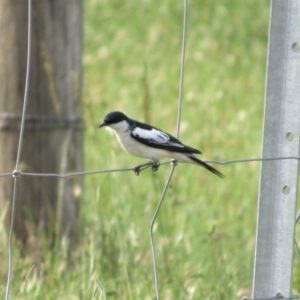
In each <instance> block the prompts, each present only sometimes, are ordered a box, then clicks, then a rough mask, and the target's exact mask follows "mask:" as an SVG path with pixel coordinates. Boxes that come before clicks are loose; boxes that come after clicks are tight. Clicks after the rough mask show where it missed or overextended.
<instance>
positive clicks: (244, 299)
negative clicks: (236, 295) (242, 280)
mask: <svg viewBox="0 0 300 300" xmlns="http://www.w3.org/2000/svg"><path fill="white" fill-rule="evenodd" d="M278 299H283V300H290V299H300V294H299V295H291V296H290V297H267V298H249V297H243V298H242V300H278Z"/></svg>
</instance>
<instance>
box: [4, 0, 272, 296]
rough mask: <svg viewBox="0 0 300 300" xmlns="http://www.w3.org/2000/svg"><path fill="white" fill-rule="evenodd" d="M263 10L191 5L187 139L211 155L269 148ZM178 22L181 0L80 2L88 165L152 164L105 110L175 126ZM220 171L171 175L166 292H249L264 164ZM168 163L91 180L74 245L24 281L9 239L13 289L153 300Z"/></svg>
mask: <svg viewBox="0 0 300 300" xmlns="http://www.w3.org/2000/svg"><path fill="white" fill-rule="evenodd" d="M269 6H270V2H269V1H259V0H256V1H253V0H244V1H239V0H231V1H229V0H221V1H210V0H202V1H200V0H193V1H190V3H189V9H188V28H187V48H186V68H185V81H184V96H183V106H182V119H181V130H180V139H181V140H182V142H184V143H185V144H187V145H190V146H192V147H194V148H197V149H200V150H201V151H202V152H203V155H202V158H203V159H205V160H209V159H216V160H221V161H223V160H231V159H240V158H253V157H259V156H260V155H261V140H262V124H263V106H264V87H265V75H266V55H267V42H268V26H269ZM182 19H183V1H170V0H164V1H150V0H142V1H132V0H130V1H121V0H86V1H85V24H84V32H85V54H84V65H85V74H84V78H85V88H84V89H85V93H84V103H83V110H84V120H85V124H86V131H85V159H86V170H101V169H113V168H122V167H133V166H136V165H137V164H140V163H143V162H145V161H144V160H142V159H139V158H134V157H131V156H130V155H128V154H127V153H125V152H124V151H123V150H122V149H121V147H120V146H119V144H118V142H117V140H116V138H115V136H113V135H112V134H110V133H109V132H108V131H106V130H103V129H102V130H100V129H98V125H99V123H100V122H101V121H102V120H103V117H104V116H105V114H106V113H108V112H110V111H113V110H121V111H123V112H125V113H126V114H127V115H129V116H130V117H132V118H134V119H138V120H140V121H146V122H149V123H150V124H152V125H154V126H156V127H158V128H163V129H164V130H166V131H167V132H169V133H171V134H174V135H175V132H176V121H177V109H178V93H179V76H180V57H181V42H182V41H181V39H182ZM214 166H215V167H216V168H217V169H218V170H220V171H221V172H222V173H224V175H225V179H220V178H218V177H217V176H214V175H213V174H211V173H209V172H207V171H206V170H204V169H203V168H200V167H197V166H195V165H188V164H182V165H179V166H178V167H177V168H176V170H175V174H174V176H173V179H172V182H171V186H170V188H169V190H168V192H167V195H166V197H165V201H164V203H163V206H162V209H161V211H160V213H159V216H158V219H157V222H156V226H155V240H156V246H157V259H158V276H159V284H160V293H161V299H238V298H241V297H242V296H245V295H248V296H250V295H251V285H252V272H253V255H254V247H255V229H256V212H257V196H258V186H259V175H260V163H257V162H252V163H238V164H230V165H226V166H219V165H214ZM169 172H170V166H168V165H164V166H161V168H160V169H159V171H158V172H152V171H151V170H150V169H148V170H146V171H144V172H142V173H141V174H140V176H135V175H134V173H133V172H127V173H109V174H99V175H88V176H86V177H85V198H84V202H83V203H82V205H81V208H82V215H83V219H84V228H83V232H84V237H82V239H81V243H80V245H79V246H78V247H77V248H74V249H71V251H70V249H68V246H67V243H64V242H62V244H61V245H60V246H59V247H57V249H54V250H53V251H51V252H49V253H48V252H47V253H44V255H45V261H44V262H43V264H42V265H41V268H40V272H39V273H35V272H31V273H30V274H29V276H27V275H28V272H29V270H30V267H31V261H30V259H26V258H25V259H24V257H21V256H20V254H19V253H18V250H17V249H16V248H15V249H14V257H15V258H14V259H15V265H14V268H15V269H14V282H13V289H14V290H13V295H19V296H18V299H72V300H77V299H105V297H104V296H103V295H102V294H101V290H102V289H104V290H105V292H106V299H149V300H151V299H154V298H155V288H154V280H153V265H152V257H151V248H150V237H149V226H150V221H151V218H152V216H153V213H154V210H155V208H156V205H157V203H158V200H159V198H160V196H161V193H162V190H163V187H164V185H165V182H166V179H167V177H168V174H169ZM69 252H71V257H72V258H71V262H70V261H69V259H67V257H68V255H69ZM4 275H5V274H4ZM26 276H27V277H26ZM1 294H2V292H1Z"/></svg>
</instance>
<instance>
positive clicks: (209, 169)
mask: <svg viewBox="0 0 300 300" xmlns="http://www.w3.org/2000/svg"><path fill="white" fill-rule="evenodd" d="M187 157H188V158H190V159H191V160H193V161H194V162H196V163H197V164H199V165H201V166H202V167H203V168H205V169H206V170H208V171H210V172H212V173H214V174H216V175H218V176H219V177H221V178H224V175H223V174H222V173H221V172H219V171H218V170H217V169H215V168H213V167H212V166H210V165H209V164H207V163H205V162H204V161H202V160H200V159H198V158H197V157H196V156H194V155H187Z"/></svg>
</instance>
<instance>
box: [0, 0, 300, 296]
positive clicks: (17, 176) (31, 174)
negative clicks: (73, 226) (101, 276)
mask: <svg viewBox="0 0 300 300" xmlns="http://www.w3.org/2000/svg"><path fill="white" fill-rule="evenodd" d="M183 3H184V6H183V34H182V53H181V54H182V55H181V73H180V82H179V98H178V114H177V129H176V137H177V138H178V137H179V130H180V121H181V111H182V96H183V86H184V84H183V83H184V71H185V48H186V31H187V16H188V0H184V1H183ZM31 22H32V1H31V0H28V46H27V71H26V84H25V91H24V101H23V110H22V119H21V129H20V136H19V143H18V151H17V157H16V165H15V170H14V171H12V172H7V173H1V174H0V177H10V176H12V177H13V180H14V185H13V198H12V204H11V206H12V210H11V224H10V231H9V239H8V255H9V257H8V259H9V261H8V277H7V286H6V295H5V299H6V300H8V299H9V295H10V290H11V285H12V274H13V254H12V252H13V248H12V247H13V246H12V238H13V230H14V222H15V209H16V205H17V204H16V197H17V193H18V180H19V179H20V178H22V177H56V178H61V179H64V178H69V177H74V176H88V175H95V174H105V173H117V172H135V168H134V167H132V168H118V169H105V170H95V171H83V172H73V173H65V174H58V173H36V172H23V171H21V170H19V166H20V157H21V153H22V144H23V137H24V128H25V117H26V108H27V102H28V91H29V77H30V64H31V27H32V26H31ZM282 160H298V161H299V160H300V157H299V156H282V157H259V158H241V159H231V160H226V161H219V160H207V161H205V162H207V163H212V164H219V165H230V164H238V163H249V162H262V161H282ZM181 163H185V162H177V161H174V160H171V161H165V162H161V163H160V166H163V165H170V164H171V165H172V168H171V171H170V173H169V175H168V177H167V179H166V183H165V187H164V189H163V191H162V194H161V197H160V199H159V202H158V205H157V207H156V210H155V212H154V215H153V218H152V220H151V222H150V239H151V250H152V256H153V269H154V284H155V290H156V299H159V298H160V293H159V279H158V271H157V259H156V248H155V240H154V233H153V228H154V224H155V221H156V218H157V216H158V214H159V211H160V208H161V206H162V204H163V200H164V198H165V196H166V194H167V192H168V188H169V185H170V183H171V181H172V176H173V174H174V171H175V168H176V166H177V165H178V164H181ZM150 167H151V166H150V165H148V166H143V167H142V168H141V171H143V170H145V169H147V168H150ZM299 217H300V213H298V215H297V218H296V224H297V222H298V220H299ZM294 245H295V250H296V253H297V255H298V259H300V250H299V246H298V243H297V241H296V239H295V240H294ZM97 283H98V285H100V282H99V280H97ZM100 286H101V285H100ZM101 290H102V294H104V295H105V292H104V288H103V287H102V288H101ZM104 297H105V296H104ZM275 299H300V294H296V295H292V296H290V297H288V298H286V297H283V296H282V295H281V294H278V295H277V296H276V297H267V298H249V297H243V298H242V300H275Z"/></svg>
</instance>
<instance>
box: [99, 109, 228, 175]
mask: <svg viewBox="0 0 300 300" xmlns="http://www.w3.org/2000/svg"><path fill="white" fill-rule="evenodd" d="M104 126H109V127H110V128H112V129H113V130H114V132H115V134H116V136H117V138H118V141H119V143H120V144H121V146H122V147H123V148H124V150H125V151H127V152H128V153H130V154H132V155H134V156H139V157H143V158H148V159H151V160H152V161H151V162H149V163H146V164H143V165H139V166H136V167H135V168H134V172H135V174H136V175H139V173H140V171H141V169H142V168H143V167H145V166H151V167H152V170H154V171H156V170H157V169H158V167H159V165H160V163H159V160H160V159H161V158H165V157H169V158H173V159H174V162H177V161H182V162H189V163H194V164H197V165H201V166H202V167H204V168H205V169H207V170H208V171H210V172H212V173H214V174H216V175H218V176H219V177H221V178H223V177H224V175H223V174H222V173H221V172H219V171H218V170H216V169H215V168H213V167H212V166H210V165H208V164H207V163H206V162H204V161H202V160H200V159H198V158H197V157H196V156H195V155H194V154H201V152H200V151H199V150H197V149H194V148H191V147H189V146H186V145H184V144H182V143H181V142H180V141H179V140H178V139H177V138H175V137H174V136H172V135H170V134H168V133H166V132H164V131H162V130H160V129H158V128H156V127H153V126H151V125H148V124H145V123H141V122H138V121H135V120H133V119H130V118H128V117H127V116H126V115H125V114H123V113H122V112H119V111H113V112H111V113H109V114H107V115H106V116H105V118H104V121H103V123H101V124H100V125H99V127H104Z"/></svg>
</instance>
